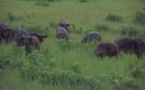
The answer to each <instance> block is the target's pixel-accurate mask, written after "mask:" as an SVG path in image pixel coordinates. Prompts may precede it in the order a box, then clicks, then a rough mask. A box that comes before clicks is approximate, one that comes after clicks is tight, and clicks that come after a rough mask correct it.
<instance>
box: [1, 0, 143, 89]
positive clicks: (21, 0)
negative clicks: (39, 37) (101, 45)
mask: <svg viewBox="0 0 145 90" xmlns="http://www.w3.org/2000/svg"><path fill="white" fill-rule="evenodd" d="M38 1H40V3H38ZM38 1H37V0H0V11H1V12H0V23H4V24H6V25H8V26H11V28H13V29H15V28H24V29H26V30H28V31H36V32H39V33H41V34H47V35H48V38H46V39H45V42H43V43H42V44H41V52H39V53H38V52H33V53H32V54H30V55H28V56H25V52H24V48H23V47H21V48H18V47H15V44H14V43H12V44H10V45H4V43H0V68H1V69H2V70H1V69H0V90H144V89H145V86H144V85H145V77H144V76H145V60H144V57H145V55H144V56H143V58H142V59H138V58H136V56H135V55H130V54H124V53H120V55H119V56H118V58H116V57H112V58H110V57H105V58H103V59H101V58H98V57H96V56H95V55H94V54H93V49H94V48H95V47H96V44H98V43H95V44H94V43H90V44H85V45H82V44H81V43H80V41H81V39H82V38H83V36H84V35H85V34H86V33H87V32H90V31H97V32H99V33H100V35H101V36H102V41H103V42H106V41H112V42H113V41H114V40H115V39H116V38H117V37H119V36H131V37H142V38H144V35H145V34H144V33H145V27H144V26H142V25H140V24H138V23H135V22H134V19H135V13H136V11H138V10H141V9H142V8H144V7H145V1H143V0H90V1H89V2H79V0H56V1H54V2H46V1H45V0H44V2H43V0H38ZM8 13H11V15H12V17H13V18H14V20H13V22H10V20H9V19H8V18H9V16H8ZM109 14H113V15H116V16H120V17H121V18H122V20H121V21H119V22H112V21H106V17H107V16H108V15H109ZM60 20H65V21H67V22H69V23H70V24H71V26H70V28H69V29H70V34H69V35H70V41H69V42H67V43H66V42H64V41H63V40H62V41H61V40H57V39H56V38H55V30H56V27H57V25H58V23H59V21H60ZM125 30H132V31H134V32H135V33H133V34H132V33H131V34H128V33H127V34H122V33H123V32H124V31H125ZM125 32H127V31H125ZM130 32H131V31H129V33H130Z"/></svg>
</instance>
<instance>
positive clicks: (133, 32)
mask: <svg viewBox="0 0 145 90" xmlns="http://www.w3.org/2000/svg"><path fill="white" fill-rule="evenodd" d="M121 34H123V35H128V36H138V34H139V32H138V30H137V29H136V28H135V27H132V26H127V25H125V26H122V27H121Z"/></svg>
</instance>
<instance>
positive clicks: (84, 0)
mask: <svg viewBox="0 0 145 90" xmlns="http://www.w3.org/2000/svg"><path fill="white" fill-rule="evenodd" d="M80 2H89V0H80Z"/></svg>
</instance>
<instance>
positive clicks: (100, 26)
mask: <svg viewBox="0 0 145 90" xmlns="http://www.w3.org/2000/svg"><path fill="white" fill-rule="evenodd" d="M94 29H95V30H96V31H107V30H110V27H109V26H108V25H107V24H100V23H97V25H96V26H95V28H94Z"/></svg>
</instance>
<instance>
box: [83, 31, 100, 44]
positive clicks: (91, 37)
mask: <svg viewBox="0 0 145 90" xmlns="http://www.w3.org/2000/svg"><path fill="white" fill-rule="evenodd" d="M92 41H101V36H100V35H99V33H97V32H94V31H93V32H90V33H88V34H87V35H86V36H85V37H84V38H83V40H82V41H81V42H82V43H87V42H92Z"/></svg>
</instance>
